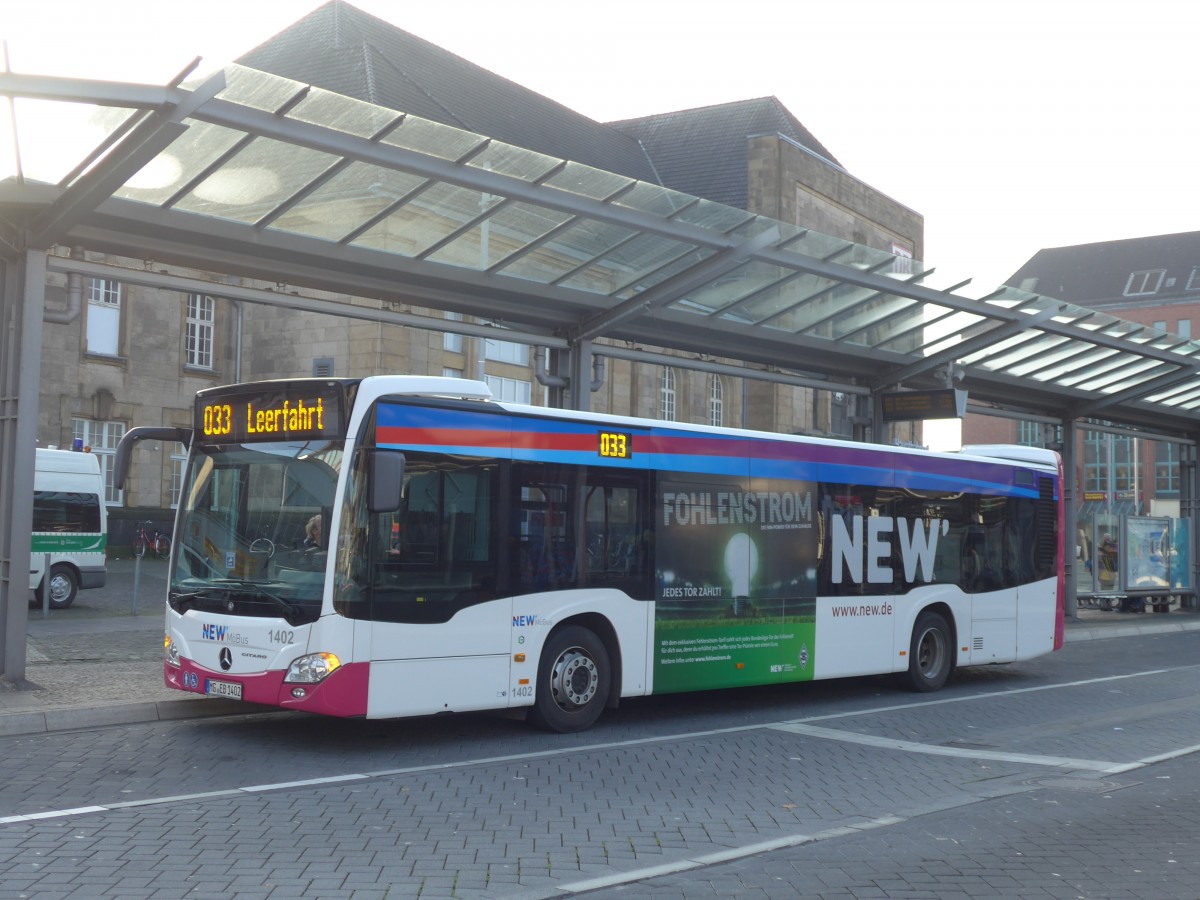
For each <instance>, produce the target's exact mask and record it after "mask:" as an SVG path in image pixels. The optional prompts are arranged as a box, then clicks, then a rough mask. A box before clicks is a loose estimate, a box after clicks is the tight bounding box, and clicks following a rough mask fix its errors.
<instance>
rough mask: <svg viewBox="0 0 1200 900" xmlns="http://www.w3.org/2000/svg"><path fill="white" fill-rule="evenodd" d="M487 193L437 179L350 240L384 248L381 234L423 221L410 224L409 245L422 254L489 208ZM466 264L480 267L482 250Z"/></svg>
mask: <svg viewBox="0 0 1200 900" xmlns="http://www.w3.org/2000/svg"><path fill="white" fill-rule="evenodd" d="M487 196H488V195H485V194H483V193H481V192H479V191H473V190H470V189H469V188H462V187H458V186H456V185H452V184H446V183H445V182H440V181H439V182H434V183H433V184H431V185H430V187H429V189H428V190H426V191H422V192H421V193H420V194H418V195H417V196H416V197H415V198H414V199H412V200H410V201H409V202H407V203H405V204H404V205H403V206H401V207H400V208H399V209H397V210H396V211H395V212H393V213H392V214H391V215H389V216H388V217H387V218H386V219H384V220H383V221H382V222H380V223H378V224H376V225H375V226H374V227H373V228H371V229H370V230H368V231H367V232H366V233H365V234H362V235H359V236H358V237H356V238H355V239H354V240H352V241H351V242H350V243H351V245H353V246H366V247H371V248H373V249H377V250H378V249H383V248H382V247H381V246H378V243H377V242H378V240H379V238H380V236H381V235H384V234H387V235H394V234H396V233H398V232H402V231H404V230H405V228H406V226H408V225H409V224H410V223H412V224H418V223H419V224H418V228H409V231H410V234H409V236H408V237H409V244H408V245H409V246H411V247H412V248H413V250H412V253H411V255H413V256H420V255H421V254H422V253H424V252H425V251H426V250H428V249H429V248H430V247H432V246H433V244H435V243H436V242H437V241H440V240H441V239H442V238H444V237H446V236H448V235H450V234H451V233H453V232H455V231H457V230H458V229H459V228H461V227H462V226H463V225H464V224H466V223H467V222H469V221H470V220H471V219H474V218H475V217H476V216H478V215H479V214H480V212H481V211H482V210H483V209H484V208H485V207H484V203H486V202H487V201H486V200H485V197H487ZM418 229H419V230H418ZM509 252H511V251H509ZM405 255H409V254H405ZM459 265H462V263H459ZM466 267H467V268H473V269H474V268H478V267H479V256H478V254H476V256H475V257H474V258H473V260H471V262H470V263H468V264H466Z"/></svg>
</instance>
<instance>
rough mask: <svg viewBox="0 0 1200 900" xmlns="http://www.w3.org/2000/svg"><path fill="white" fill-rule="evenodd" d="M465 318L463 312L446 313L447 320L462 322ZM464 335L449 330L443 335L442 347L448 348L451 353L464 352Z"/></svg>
mask: <svg viewBox="0 0 1200 900" xmlns="http://www.w3.org/2000/svg"><path fill="white" fill-rule="evenodd" d="M462 320H463V317H462V313H456V312H448V313H446V321H447V322H461V321H462ZM462 339H463V336H462V335H461V334H454V333H452V332H449V331H447V332H446V333H445V334H443V335H442V349H443V350H448V351H449V352H451V353H462V352H463V341H462Z"/></svg>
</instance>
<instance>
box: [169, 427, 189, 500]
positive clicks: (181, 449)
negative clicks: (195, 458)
mask: <svg viewBox="0 0 1200 900" xmlns="http://www.w3.org/2000/svg"><path fill="white" fill-rule="evenodd" d="M185 463H187V447H185V446H183V444H180V443H179V442H178V441H176V442H175V446H174V448H173V449H172V450H171V508H172V509H174V508H175V507H177V506H179V495H180V494H181V493H183V467H184V464H185Z"/></svg>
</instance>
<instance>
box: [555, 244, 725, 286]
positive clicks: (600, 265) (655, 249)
mask: <svg viewBox="0 0 1200 900" xmlns="http://www.w3.org/2000/svg"><path fill="white" fill-rule="evenodd" d="M691 249H694V247H693V245H691V244H684V243H682V242H680V241H673V240H670V239H668V238H663V237H659V236H657V235H649V234H644V233H639V234H637V236H636V237H634V238H633V240H631V241H626V242H624V243H622V244H619V245H617V246H616V247H614V248H613V249H612V250H610V251H609V252H607V253H605V254H604V255H603V256H599V257H597V258H596V259H595V260H593V261H592V262H591V263H590V264H589V265H587V266H586V267H584V269H582V270H581V271H579V272H576V273H575V274H574V275H571V276H570V277H569V278H567V279H566V280H565V281H563V282H562V284H563V285H565V286H566V287H571V288H578V289H580V290H592V288H591V287H588V285H594V284H607V285H609V287H608V289H607V291H605V293H614V292H616V291H617V290H620V289H624V290H629V291H632V292H633V293H641V292H642V291H646V290H649V289H650V288H652V287H654V286H655V285H656V284H659V283H660V282H662V281H665V280H666V279H667V278H668V277H669V276H668V275H667V274H666V273H665V271H663V268H662V267H663V266H665V265H666V264H667V263H670V262H673V261H674V260H676V259H677V258H679V257H680V256H681V255H683V254H684V253H686V252H687V251H689V250H691ZM708 255H711V251H709V254H708ZM695 258H696V261H699V260H700V259H703V258H704V257H703V256H700V255H699V254H697V255H696V257H695Z"/></svg>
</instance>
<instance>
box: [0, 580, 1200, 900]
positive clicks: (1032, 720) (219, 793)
mask: <svg viewBox="0 0 1200 900" xmlns="http://www.w3.org/2000/svg"><path fill="white" fill-rule="evenodd" d="M113 569H114V573H113V577H112V578H110V586H109V587H108V588H105V589H104V590H103V592H88V593H87V594H81V595H80V601H78V602H77V606H76V607H73V608H72V609H70V610H64V611H60V612H55V613H53V614H51V616H50V617H49V619H46V620H43V619H41V618H40V615H39V612H38V611H37V610H30V620H29V643H28V646H29V665H28V675H29V681H30V683H31V684H32V685H33V687H30V688H28V689H25V690H9V691H5V692H3V693H0V741H2V742H3V743H2V744H0V750H2V751H3V753H4V758H5V760H6V763H5V771H6V777H5V778H4V779H0V900H7V898H10V897H30V898H46V900H49V898H66V897H72V898H75V897H79V898H84V897H86V898H92V897H114V898H116V897H122V898H126V900H131V898H139V897H145V898H168V897H183V896H195V897H205V896H215V895H220V896H222V897H237V898H239V900H257V898H262V900H275V898H281V897H320V898H323V900H326V898H328V900H342V898H345V900H367V898H371V900H373V898H384V897H387V898H392V900H394V898H397V897H421V898H429V897H465V898H474V897H479V898H493V897H494V898H505V900H506V898H533V897H560V896H561V897H566V896H575V895H588V896H597V897H606V898H607V897H651V896H653V897H673V896H679V897H686V898H693V897H701V898H703V897H711V896H716V895H718V894H736V895H737V896H739V897H740V896H743V895H744V896H749V897H754V896H758V897H792V896H798V897H800V896H802V897H816V898H830V900H842V898H880V897H937V898H944V897H956V896H957V897H972V898H974V897H1004V898H1027V897H1064V898H1066V897H1084V898H1125V897H1130V898H1171V897H1190V898H1193V900H1195V898H1196V897H1198V896H1200V891H1198V890H1197V888H1196V885H1197V884H1200V871H1198V866H1200V863H1198V860H1200V853H1197V849H1200V848H1198V847H1197V846H1196V844H1197V838H1195V837H1194V835H1195V834H1196V833H1197V829H1196V825H1197V824H1198V823H1197V821H1196V820H1197V818H1200V802H1198V801H1200V771H1196V770H1195V766H1194V757H1192V756H1190V755H1187V754H1190V753H1192V752H1194V750H1195V749H1197V748H1200V702H1198V701H1196V699H1195V698H1196V696H1197V695H1200V668H1198V667H1196V666H1195V664H1194V659H1195V653H1194V646H1193V643H1194V639H1195V638H1194V636H1193V635H1191V634H1190V633H1188V632H1190V631H1191V630H1192V629H1194V628H1196V627H1197V626H1200V621H1198V620H1197V618H1196V616H1195V615H1194V614H1188V613H1178V612H1177V613H1171V614H1166V615H1154V614H1146V615H1142V616H1117V614H1115V613H1111V612H1102V611H1088V612H1085V613H1084V614H1083V615H1082V616H1081V617H1080V620H1079V621H1075V622H1072V623H1071V624H1070V625H1069V626H1068V639H1069V641H1070V643H1071V645H1073V646H1072V652H1069V653H1068V652H1064V653H1063V654H1055V655H1054V657H1053V658H1045V659H1043V660H1038V661H1035V662H1034V663H1033V664H1029V665H1025V666H1021V667H1016V669H1015V670H1014V668H1013V667H999V668H996V669H988V670H973V674H972V675H971V676H970V678H969V679H968V680H966V683H965V684H963V683H960V684H958V685H955V686H952V687H950V688H948V689H947V690H946V691H944V692H942V693H941V694H937V695H928V696H924V697H919V698H915V699H914V698H913V697H912V696H911V695H905V694H896V693H892V692H889V691H887V690H882V691H881V690H879V688H878V687H877V686H876V685H875V683H874V682H872V681H871V680H865V681H864V680H858V681H852V682H849V683H844V684H843V683H831V684H828V685H823V686H818V687H820V688H821V690H814V689H806V690H804V691H803V697H804V699H803V700H802V701H801V702H800V703H799V705H797V700H796V697H795V696H794V695H792V696H790V697H789V695H788V692H787V691H785V690H783V689H778V690H775V689H763V690H761V691H757V692H717V693H716V694H712V695H690V696H689V697H687V698H685V699H682V700H679V699H676V700H670V698H667V699H663V698H649V699H647V700H643V701H640V702H638V703H631V704H629V707H628V709H626V708H624V707H623V708H622V710H621V711H620V715H618V716H613V717H611V718H606V719H605V720H602V722H601V725H600V726H598V727H597V729H595V730H594V731H593V732H589V733H588V734H585V735H571V736H564V735H545V734H541V733H539V732H536V731H533V730H531V729H527V728H525V727H524V726H522V725H519V724H517V723H513V722H509V721H506V720H500V719H495V718H493V719H489V718H484V717H470V716H459V717H452V718H448V719H428V720H415V721H414V720H410V721H406V722H392V723H370V722H345V721H341V720H326V719H318V718H316V717H301V716H288V715H277V714H272V715H271V716H248V717H247V716H242V717H238V718H232V719H226V720H220V719H215V720H214V719H199V718H197V719H195V720H193V721H178V720H181V719H188V718H190V717H191V716H192V715H194V714H195V713H198V712H201V711H203V712H206V713H210V714H215V713H216V712H220V711H228V708H227V707H225V705H224V704H220V703H217V702H215V701H205V700H200V699H193V698H189V697H181V696H180V695H178V694H177V693H176V692H173V691H169V690H167V689H166V688H165V687H163V686H162V681H161V671H160V667H161V662H160V652H161V651H160V641H161V637H160V634H161V612H160V609H159V604H160V599H161V585H160V586H159V587H157V588H155V587H154V586H153V580H154V576H155V574H157V575H158V578H159V581H160V582H161V574H162V569H161V568H159V569H157V570H154V569H150V568H149V567H147V569H146V570H143V571H140V572H139V573H138V575H139V588H140V589H145V590H146V591H147V594H148V597H147V599H146V601H145V603H144V605H143V606H142V609H141V610H138V614H137V615H134V614H132V613H133V612H134V610H133V609H132V608H131V591H130V587H129V581H128V579H129V577H130V576H131V570H130V567H129V566H121V565H117V566H114V567H113ZM123 579H124V580H123ZM143 579H144V580H143ZM89 595H94V596H89ZM151 596H152V597H153V598H154V599H153V600H152V601H151V600H150V599H149V597H151ZM1108 637H1112V638H1115V639H1114V640H1106V639H1104V638H1108ZM22 703H24V704H26V705H25V706H24V707H21V705H20V704H22ZM228 706H229V707H233V708H234V709H238V708H240V709H242V710H244V709H245V708H244V707H238V705H236V704H229V705H228ZM917 706H919V712H916V711H914V709H915V707H917ZM676 707H677V708H676ZM56 710H57V711H58V713H59V714H60V715H59V716H58V717H56V715H55V712H56ZM39 715H40V716H41V717H42V725H41V727H40V728H36V727H32V726H30V727H24V728H17V727H15V726H17V725H18V722H19V721H20V720H21V717H22V716H23V717H25V725H26V726H28V725H29V721H30V720H31V717H36V716H39ZM797 716H802V717H801V718H797ZM122 722H124V723H141V724H129V725H128V726H127V727H122V728H116V727H109V728H100V729H96V728H93V726H96V725H112V724H114V723H122ZM6 725H11V726H14V727H12V728H6ZM39 732H40V733H39Z"/></svg>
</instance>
